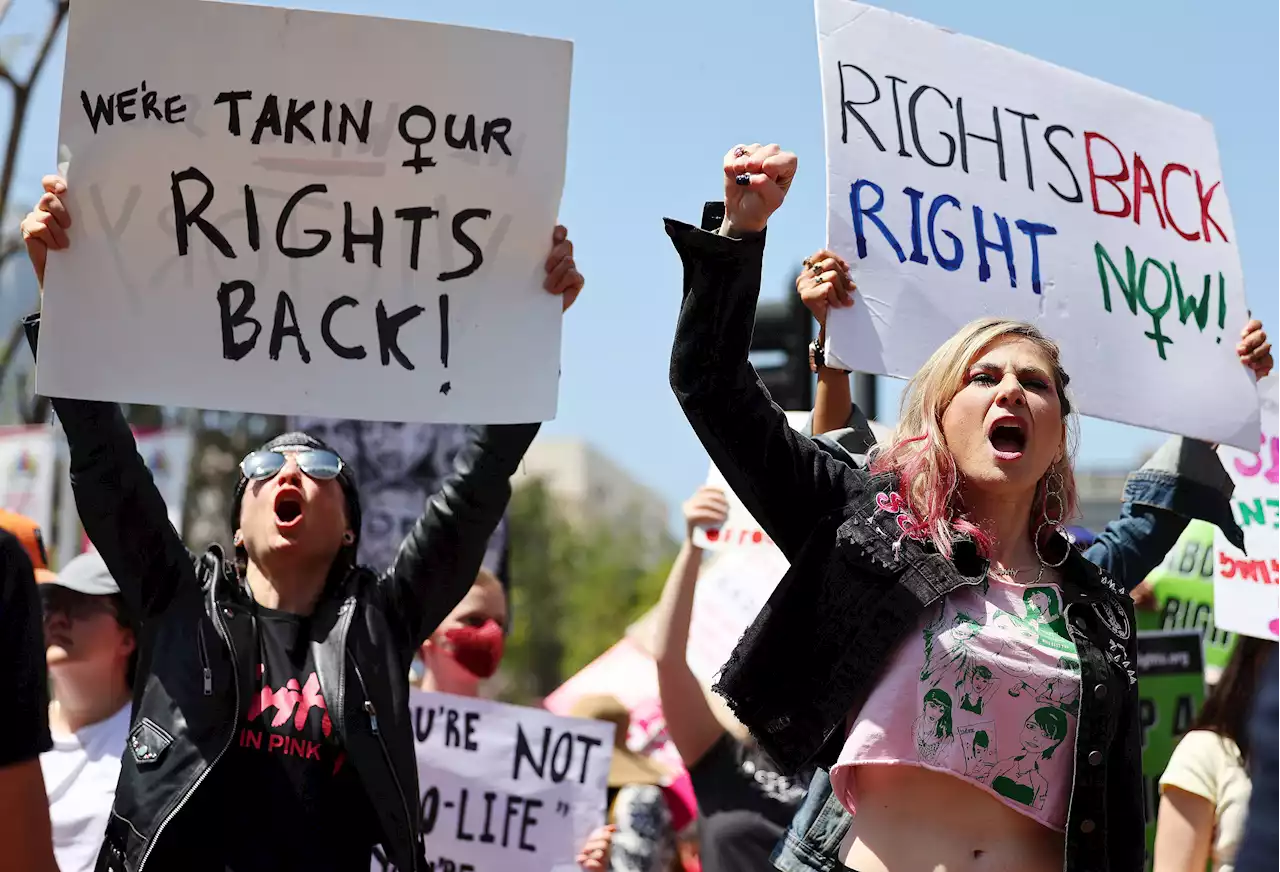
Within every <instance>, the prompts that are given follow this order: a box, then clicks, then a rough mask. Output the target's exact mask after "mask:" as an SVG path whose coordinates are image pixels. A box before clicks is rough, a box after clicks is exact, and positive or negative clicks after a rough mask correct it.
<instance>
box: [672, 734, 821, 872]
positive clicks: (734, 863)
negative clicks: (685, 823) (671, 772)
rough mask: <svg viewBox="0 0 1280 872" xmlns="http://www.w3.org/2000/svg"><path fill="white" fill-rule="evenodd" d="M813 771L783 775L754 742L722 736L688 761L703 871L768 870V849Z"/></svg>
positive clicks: (779, 835)
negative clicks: (696, 759)
mask: <svg viewBox="0 0 1280 872" xmlns="http://www.w3.org/2000/svg"><path fill="white" fill-rule="evenodd" d="M812 776H813V773H812V771H806V772H802V773H800V774H799V775H798V776H797V777H795V778H788V777H787V776H785V775H782V774H781V773H779V772H778V771H777V766H775V765H774V764H773V762H772V761H770V760H769V758H768V757H767V756H766V755H765V754H764V753H763V752H762V751H760V749H759V748H758V747H756V746H755V745H754V744H743V743H742V742H739V741H738V740H737V739H735V738H734V737H733V736H732V735H730V734H729V733H725V734H724V735H723V736H721V737H720V739H719V741H717V742H716V743H715V744H714V745H712V746H711V748H710V750H708V751H707V753H705V754H703V755H702V757H701V758H699V759H698V761H697V762H696V763H694V764H693V765H692V766H690V767H689V778H690V779H691V780H692V781H693V794H694V796H695V797H696V798H697V800H698V812H699V814H700V815H701V819H700V820H699V823H698V840H699V843H700V848H699V853H700V856H701V861H702V869H703V872H755V870H761V872H772V870H773V864H772V862H771V861H770V859H769V858H770V855H771V854H772V853H773V849H774V847H775V846H776V845H777V844H778V841H779V840H780V839H781V838H782V837H783V835H784V834H785V832H786V828H787V825H788V824H790V823H791V818H792V817H794V816H795V813H796V809H797V808H799V806H800V803H801V802H803V801H804V795H805V792H806V791H807V790H808V787H809V781H810V779H811V778H812Z"/></svg>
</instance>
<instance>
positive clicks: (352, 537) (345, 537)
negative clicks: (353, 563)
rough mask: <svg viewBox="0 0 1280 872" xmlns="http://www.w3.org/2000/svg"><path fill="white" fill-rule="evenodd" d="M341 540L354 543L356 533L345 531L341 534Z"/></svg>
mask: <svg viewBox="0 0 1280 872" xmlns="http://www.w3.org/2000/svg"><path fill="white" fill-rule="evenodd" d="M342 541H343V544H346V545H353V544H355V541H356V534H355V533H352V532H351V531H350V530H348V531H347V532H345V533H343V534H342Z"/></svg>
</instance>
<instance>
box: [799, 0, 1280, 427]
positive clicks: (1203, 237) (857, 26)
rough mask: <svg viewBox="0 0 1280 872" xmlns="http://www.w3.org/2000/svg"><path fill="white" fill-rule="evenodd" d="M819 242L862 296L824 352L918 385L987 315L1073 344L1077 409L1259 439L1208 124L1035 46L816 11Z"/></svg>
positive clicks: (874, 12)
mask: <svg viewBox="0 0 1280 872" xmlns="http://www.w3.org/2000/svg"><path fill="white" fill-rule="evenodd" d="M817 22H818V53H819V57H820V63H821V70H822V92H823V111H824V116H825V119H826V144H827V239H828V242H829V244H830V246H831V247H832V248H833V249H834V250H835V251H837V252H839V253H840V254H842V255H844V256H845V257H846V258H847V259H848V260H849V262H850V263H851V264H853V265H854V272H855V278H856V280H857V282H858V289H859V296H860V297H861V298H862V300H863V303H862V304H861V305H858V306H854V307H853V308H852V309H841V310H836V311H834V312H833V313H832V315H831V322H830V325H829V326H830V330H829V334H828V335H829V337H830V339H829V345H830V350H831V352H833V353H834V354H836V355H837V356H838V357H839V358H840V359H841V360H843V361H845V362H846V363H847V364H848V365H850V366H852V367H853V368H855V369H859V370H863V371H866V372H874V373H885V374H887V375H893V376H899V377H909V376H911V375H913V374H914V373H915V372H916V370H918V369H919V367H920V366H921V364H923V363H924V362H925V360H926V359H927V358H928V356H929V355H930V354H932V353H933V351H934V350H935V349H937V348H938V347H939V346H940V345H942V343H944V342H945V341H946V340H947V339H948V338H950V337H951V336H952V335H953V334H954V333H955V332H956V331H957V330H958V329H959V328H960V327H962V326H963V325H964V324H966V323H968V322H969V321H970V320H972V319H974V318H978V317H981V316H984V315H993V316H999V317H1007V318H1015V319H1019V320H1022V321H1029V322H1032V323H1034V324H1036V325H1037V326H1039V327H1040V328H1041V329H1042V330H1043V331H1044V332H1045V333H1046V334H1047V335H1048V336H1050V337H1052V338H1053V339H1055V340H1057V341H1058V342H1059V343H1061V345H1062V347H1063V357H1064V364H1065V366H1066V368H1067V371H1068V372H1070V373H1071V384H1072V388H1073V390H1074V392H1075V395H1076V398H1077V400H1078V403H1079V406H1080V408H1081V410H1082V411H1083V412H1085V413H1087V414H1089V415H1095V416H1097V417H1100V418H1108V419H1111V420H1114V421H1124V422H1127V423H1130V424H1139V425H1142V426H1146V427H1153V428H1156V429H1160V430H1166V431H1169V432H1174V433H1182V434H1185V435H1188V436H1195V437H1199V438H1203V439H1207V440H1210V441H1214V442H1220V443H1224V444H1230V445H1236V446H1238V447H1241V448H1245V447H1248V448H1251V447H1253V446H1254V445H1255V444H1256V443H1257V440H1258V428H1259V424H1258V410H1257V402H1256V398H1255V395H1254V392H1253V380H1252V378H1251V376H1250V375H1249V374H1248V373H1247V372H1246V370H1245V369H1244V367H1242V366H1240V364H1239V363H1238V362H1237V360H1236V356H1235V350H1234V349H1235V345H1236V341H1237V337H1238V335H1239V331H1240V328H1241V327H1243V326H1244V323H1245V321H1246V320H1247V309H1246V306H1245V297H1244V287H1243V283H1242V278H1241V271H1240V257H1239V252H1238V250H1237V247H1236V244H1237V239H1236V230H1235V226H1234V225H1233V223H1232V220H1231V210H1230V208H1229V205H1228V202H1227V195H1226V191H1225V188H1224V184H1223V177H1222V168H1221V166H1220V164H1219V160H1218V149H1217V145H1216V141H1215V138H1214V132H1213V126H1212V125H1211V124H1210V123H1209V122H1208V121H1206V120H1205V119H1204V118H1201V117H1199V116H1197V115H1194V114H1192V113H1190V112H1185V111H1183V110H1180V109H1176V108H1174V107H1172V106H1168V105H1165V104H1163V103H1157V102H1156V101H1154V100H1150V99H1147V98H1145V97H1141V96H1139V95H1137V94H1133V93H1130V92H1128V91H1124V90H1122V89H1120V88H1116V87H1114V86H1111V85H1108V84H1106V83H1104V82H1100V81H1097V80H1095V79H1090V78H1088V77H1086V76H1083V75H1080V74H1078V73H1074V72H1072V71H1070V70H1065V69H1062V68H1061V67H1056V66H1054V65H1052V64H1048V63H1045V62H1043V61H1039V60H1036V59H1034V58H1030V57H1027V56H1026V55H1022V54H1019V53H1017V52H1013V51H1010V50H1008V49H1004V48H1000V47H999V46H995V45H991V44H990V43H985V42H981V41H979V40H976V39H972V38H970V37H966V36H962V35H960V34H956V33H952V32H950V31H946V30H943V29H941V28H938V27H935V26H933V25H931V24H926V23H924V22H920V21H916V20H913V19H909V18H905V17H903V16H901V15H896V14H894V13H890V12H886V11H884V10H881V9H876V8H873V7H870V6H866V5H863V4H861V3H854V2H850V0H817Z"/></svg>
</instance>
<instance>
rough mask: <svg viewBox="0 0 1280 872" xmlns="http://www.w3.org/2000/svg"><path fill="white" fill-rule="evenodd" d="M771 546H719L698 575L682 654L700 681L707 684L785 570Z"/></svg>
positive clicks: (709, 683) (749, 624)
mask: <svg viewBox="0 0 1280 872" xmlns="http://www.w3.org/2000/svg"><path fill="white" fill-rule="evenodd" d="M789 565H790V564H788V563H787V559H786V558H785V557H783V556H782V552H781V551H779V550H778V549H777V547H769V548H759V549H755V550H747V549H745V548H735V549H731V550H728V551H723V552H721V553H720V554H718V555H716V557H715V559H714V560H713V561H712V562H711V563H710V564H708V565H707V566H705V567H704V568H703V570H702V573H701V574H700V575H699V576H698V587H697V589H696V590H695V591H694V595H693V615H692V617H691V619H690V621H689V647H688V649H687V650H686V652H685V659H686V660H687V662H688V663H689V669H691V670H692V671H693V674H694V675H696V676H697V677H698V680H699V681H701V682H702V683H703V685H705V686H707V687H710V686H712V685H713V684H714V683H715V681H716V678H718V677H719V673H720V670H721V669H722V668H723V667H724V664H725V663H726V662H728V660H729V655H730V654H731V653H733V649H734V647H735V646H737V644H738V640H739V639H741V638H742V634H743V632H745V631H746V629H747V627H749V626H751V622H752V621H754V620H755V619H756V615H758V614H760V609H762V608H763V607H764V604H765V603H767V602H768V601H769V597H770V595H772V594H773V590H774V588H776V587H777V586H778V582H779V581H781V580H782V576H784V575H786V573H787V567H788V566H789Z"/></svg>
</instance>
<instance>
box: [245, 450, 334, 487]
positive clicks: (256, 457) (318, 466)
mask: <svg viewBox="0 0 1280 872" xmlns="http://www.w3.org/2000/svg"><path fill="white" fill-rule="evenodd" d="M286 450H287V449H286ZM289 454H292V455H293V459H294V461H295V462H296V463H297V464H298V469H301V470H302V471H303V472H304V473H306V475H307V476H308V477H309V478H313V479H315V480H316V481H331V480H333V479H335V478H337V477H338V475H339V474H340V473H341V472H342V469H343V463H342V458H341V457H339V456H338V455H336V454H334V453H333V452H332V451H325V450H323V449H315V448H308V449H307V450H305V451H297V452H292V451H290V452H289ZM288 462H289V457H288V455H286V454H284V453H282V452H279V451H254V452H251V453H249V454H248V455H246V456H245V458H244V460H242V461H240V471H241V472H242V473H244V477H245V478H247V479H249V480H250V481H266V480H267V479H270V478H274V477H275V476H276V475H277V474H278V473H279V472H280V470H282V469H284V465H285V464H286V463H288Z"/></svg>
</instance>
